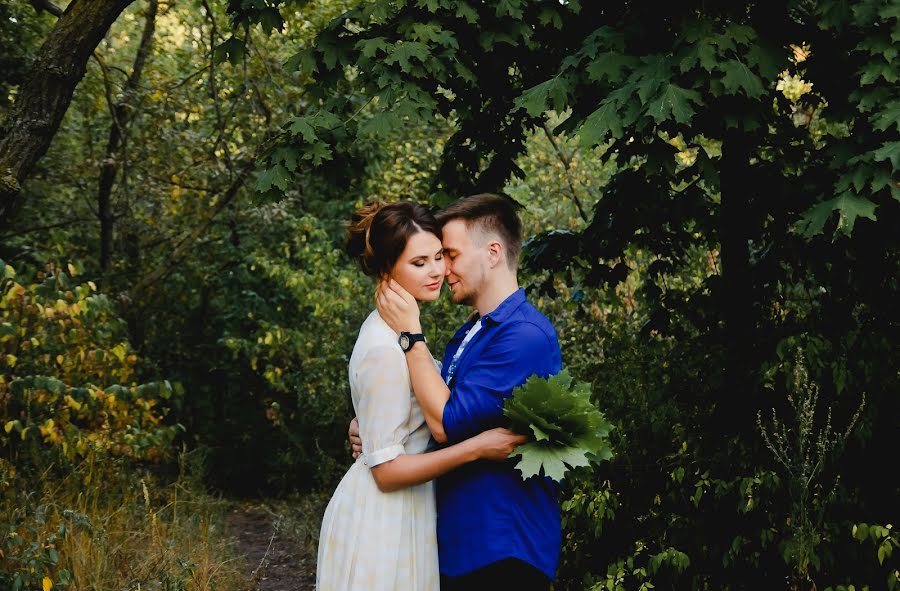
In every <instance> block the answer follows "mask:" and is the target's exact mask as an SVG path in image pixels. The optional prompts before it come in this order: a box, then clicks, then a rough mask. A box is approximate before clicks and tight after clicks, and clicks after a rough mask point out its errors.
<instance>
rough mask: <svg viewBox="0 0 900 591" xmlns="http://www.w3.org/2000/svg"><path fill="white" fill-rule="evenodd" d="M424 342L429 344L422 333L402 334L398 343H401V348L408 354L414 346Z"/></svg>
mask: <svg viewBox="0 0 900 591" xmlns="http://www.w3.org/2000/svg"><path fill="white" fill-rule="evenodd" d="M419 341H422V342H423V343H427V342H428V341H427V340H426V339H425V335H423V334H422V333H420V332H406V331H404V332H401V333H400V338H399V339H397V342H398V343H400V348H401V349H403V352H404V353H406V352H407V351H409V350H410V349H412V347H413V345H415V344H416V343H418V342H419Z"/></svg>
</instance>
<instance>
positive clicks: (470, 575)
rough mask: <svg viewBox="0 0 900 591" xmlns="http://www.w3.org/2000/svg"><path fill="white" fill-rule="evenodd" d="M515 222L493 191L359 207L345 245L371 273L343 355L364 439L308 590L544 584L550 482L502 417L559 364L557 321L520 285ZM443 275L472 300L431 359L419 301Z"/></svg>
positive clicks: (556, 543)
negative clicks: (520, 454)
mask: <svg viewBox="0 0 900 591" xmlns="http://www.w3.org/2000/svg"><path fill="white" fill-rule="evenodd" d="M521 233H522V229H521V222H520V220H519V218H518V215H517V213H516V211H515V207H514V205H513V203H512V202H511V201H510V200H508V199H506V198H504V197H501V196H497V195H489V194H484V195H475V196H471V197H466V198H463V199H460V200H459V201H457V202H455V203H453V204H452V205H450V206H449V207H447V208H446V209H444V210H442V211H440V212H438V213H437V215H436V216H433V215H432V214H431V213H430V212H429V210H428V209H426V208H425V207H424V206H422V205H420V204H418V203H414V202H409V201H402V202H397V203H391V204H388V205H380V204H376V205H371V206H368V207H364V208H363V209H361V210H359V211H357V212H356V213H355V214H354V218H353V221H352V223H351V225H350V228H349V231H348V249H349V251H350V253H351V254H352V255H353V256H355V257H356V258H357V259H358V260H359V262H360V264H361V266H362V269H363V271H364V272H365V273H366V274H368V275H371V276H373V277H376V278H379V279H381V281H380V282H379V286H378V290H377V294H376V307H377V309H376V310H375V311H373V312H372V313H371V314H370V315H369V317H368V318H367V319H366V320H365V322H363V325H362V327H361V328H360V331H359V337H358V338H357V341H356V345H355V346H354V347H353V353H352V355H351V357H350V365H349V374H350V392H351V396H352V399H353V407H354V410H355V412H356V414H357V419H354V422H353V423H351V427H350V435H351V441H353V442H354V444H355V445H354V449H355V450H356V451H357V452H361V453H359V454H358V456H357V459H356V462H355V463H354V464H353V466H351V468H350V469H349V470H348V471H347V474H346V475H345V476H344V478H343V479H342V480H341V483H340V484H339V485H338V487H337V489H336V490H335V492H334V496H333V497H332V498H331V501H330V503H329V504H328V508H327V509H326V511H325V517H324V519H323V522H322V530H321V534H320V538H319V555H318V571H317V574H316V581H317V591H394V590H398V591H406V590H410V591H415V590H425V591H432V590H433V591H437V590H438V589H441V590H442V591H452V590H456V589H464V590H465V591H476V590H478V589H488V588H490V589H498V588H499V589H516V590H517V591H528V590H532V589H534V590H538V589H543V590H548V589H550V585H551V581H552V579H553V577H554V575H555V572H556V566H557V562H558V560H559V550H560V542H561V540H560V536H561V533H560V517H559V506H558V502H557V493H558V487H557V486H556V484H555V483H554V482H553V481H552V480H550V479H548V478H544V477H532V478H529V479H528V480H524V481H523V480H522V478H521V476H520V474H519V472H518V471H516V469H515V468H514V466H513V462H511V461H510V460H508V459H507V458H508V456H509V454H510V453H511V452H512V451H513V450H514V449H515V447H516V446H517V445H519V444H521V443H524V442H525V437H524V436H521V435H517V434H515V433H512V432H511V431H509V430H507V429H504V428H502V425H504V424H506V422H505V420H504V416H503V401H504V399H505V398H507V397H509V396H510V395H511V393H512V391H513V389H514V388H516V387H517V386H519V385H521V384H523V383H524V382H525V380H526V379H527V378H529V377H530V376H532V375H534V374H538V375H540V376H542V377H547V376H549V375H552V374H555V373H557V372H559V370H560V366H561V359H560V351H559V343H558V341H557V337H556V332H555V331H554V329H553V326H552V325H551V324H550V322H549V321H548V320H547V318H546V317H544V316H543V315H542V314H541V313H540V312H538V310H537V309H536V308H535V307H534V306H532V305H531V304H530V303H529V302H528V301H527V300H526V298H525V292H524V290H522V289H520V288H519V285H518V279H517V267H518V255H519V250H520V249H521V243H522V236H521ZM445 278H446V280H447V283H448V284H449V287H450V291H451V293H452V299H453V301H454V302H455V303H458V304H466V305H469V306H472V307H474V308H475V312H476V314H473V316H472V319H470V320H469V321H468V322H466V323H465V324H464V325H463V326H462V327H461V328H460V329H459V330H458V331H457V332H456V334H455V335H454V337H453V338H452V339H451V340H450V342H449V343H448V345H447V350H446V352H445V354H444V360H443V364H439V363H437V362H436V361H435V360H434V358H433V357H432V356H431V353H430V352H429V350H428V345H427V343H426V342H425V338H424V337H423V336H422V334H421V333H422V327H421V325H420V321H419V307H418V302H426V301H434V300H436V299H438V297H439V296H440V291H441V286H442V285H443V282H444V279H445ZM357 420H358V424H357ZM360 440H361V443H360ZM433 481H436V485H435V484H433Z"/></svg>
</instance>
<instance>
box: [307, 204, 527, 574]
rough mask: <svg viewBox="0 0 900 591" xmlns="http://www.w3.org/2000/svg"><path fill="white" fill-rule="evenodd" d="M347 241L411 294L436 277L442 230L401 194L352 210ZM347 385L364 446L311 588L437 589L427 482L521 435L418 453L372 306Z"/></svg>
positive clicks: (394, 342) (368, 266)
mask: <svg viewBox="0 0 900 591" xmlns="http://www.w3.org/2000/svg"><path fill="white" fill-rule="evenodd" d="M347 247H348V250H349V252H350V253H351V255H353V256H354V257H356V258H357V259H358V260H359V262H360V265H361V266H362V269H363V272H365V273H366V274H367V275H370V276H372V277H377V278H382V277H386V276H390V277H392V278H393V279H394V280H395V281H397V282H398V283H399V284H400V285H402V286H403V288H404V289H406V290H407V291H408V292H409V293H411V294H412V295H413V296H414V297H415V298H416V299H417V300H419V301H434V300H436V299H437V298H438V297H439V295H440V291H441V286H442V285H443V281H444V269H445V267H444V260H443V254H442V247H441V238H440V228H439V227H438V225H437V222H436V221H435V219H434V217H432V215H431V214H430V213H429V212H428V210H427V209H426V208H425V207H423V206H422V205H420V204H418V203H414V202H409V201H401V202H397V203H392V204H389V205H382V204H374V205H370V206H367V207H364V208H362V209H360V210H359V211H357V212H356V213H355V214H354V216H353V221H352V223H351V225H350V227H349V229H348V240H347ZM349 374H350V393H351V396H352V399H353V407H354V409H355V411H356V414H357V416H358V418H359V429H360V434H361V436H362V440H363V452H362V454H361V455H360V456H359V458H357V460H356V462H355V463H354V464H353V466H351V467H350V469H349V470H348V471H347V473H346V474H345V475H344V478H343V479H342V480H341V483H340V484H339V485H338V487H337V489H336V490H335V492H334V496H332V498H331V501H330V502H329V504H328V508H327V509H326V510H325V517H324V518H323V520H322V530H321V534H320V537H319V556H318V569H317V573H316V589H317V591H353V590H359V591H394V590H399V589H403V590H404V591H406V590H410V591H414V590H422V591H438V589H439V586H440V575H439V573H438V554H437V541H436V536H435V522H436V514H435V503H434V491H433V485H432V482H431V480H433V479H434V478H436V477H437V476H440V475H441V474H444V473H446V472H449V471H450V470H453V469H454V468H457V467H459V466H461V465H463V464H466V463H468V462H473V461H476V460H496V461H502V460H505V459H506V458H507V457H508V456H509V454H510V452H512V450H513V449H515V446H516V445H517V444H520V443H523V442H524V441H525V437H522V436H520V435H516V434H514V433H512V432H510V431H507V430H506V429H492V430H490V431H485V432H483V433H481V434H479V435H477V436H475V437H473V438H471V439H468V440H466V441H463V442H461V443H458V444H457V445H454V446H450V447H446V448H443V449H440V450H437V451H432V452H429V453H424V452H425V450H426V448H427V447H428V443H429V440H430V438H431V434H430V432H429V431H428V427H427V425H426V424H425V419H424V416H423V414H422V411H421V409H420V408H419V405H418V403H417V402H416V398H415V394H414V393H413V392H412V388H411V385H410V378H409V371H408V369H407V366H406V358H405V356H404V353H403V350H402V349H401V347H400V345H399V344H398V335H397V333H395V332H393V330H391V328H390V327H388V325H387V324H386V323H385V322H384V321H383V320H382V319H381V317H380V316H379V315H378V312H377V311H374V312H372V313H371V314H370V315H369V317H368V318H367V319H366V320H365V322H363V325H362V327H361V328H360V331H359V337H358V338H357V340H356V344H355V345H354V347H353V354H352V355H351V357H350V366H349Z"/></svg>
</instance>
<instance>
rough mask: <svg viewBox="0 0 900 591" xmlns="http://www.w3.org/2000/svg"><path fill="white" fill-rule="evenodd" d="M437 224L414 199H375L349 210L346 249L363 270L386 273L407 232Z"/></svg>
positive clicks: (434, 230)
mask: <svg viewBox="0 0 900 591" xmlns="http://www.w3.org/2000/svg"><path fill="white" fill-rule="evenodd" d="M418 232H431V233H432V234H434V235H435V236H437V237H438V239H440V238H441V228H440V226H439V225H438V223H437V221H436V220H435V219H434V216H433V215H432V214H431V211H429V209H428V208H427V207H425V206H424V205H422V204H421V203H416V202H415V201H395V202H393V203H382V202H380V201H379V202H375V203H371V204H369V205H366V206H364V207H361V208H359V209H358V210H356V211H355V212H354V213H353V217H352V218H351V220H350V225H349V226H348V227H347V252H348V253H349V254H350V256H352V257H353V258H355V259H356V260H358V261H359V265H360V267H362V270H363V273H365V274H366V275H369V276H372V277H381V276H382V275H384V274H385V273H390V271H391V269H392V268H393V267H394V264H395V263H396V262H397V259H398V258H400V255H401V254H403V249H404V248H406V242H407V240H409V238H410V236H412V235H414V234H417V233H418Z"/></svg>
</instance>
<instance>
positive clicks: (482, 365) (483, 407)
mask: <svg viewBox="0 0 900 591" xmlns="http://www.w3.org/2000/svg"><path fill="white" fill-rule="evenodd" d="M492 330H496V331H497V334H494V335H485V336H486V337H489V338H490V340H489V342H488V343H485V346H484V348H483V349H482V350H481V351H480V354H479V355H478V357H477V358H475V359H473V360H472V362H471V363H470V364H468V365H467V367H466V369H465V371H464V372H462V373H461V374H460V375H459V376H458V377H457V378H456V382H455V383H454V385H453V390H452V391H451V393H450V399H449V400H448V401H447V404H446V405H445V406H444V414H443V417H442V422H443V425H444V432H445V433H446V434H447V439H448V443H456V442H459V441H462V440H463V439H468V438H469V437H473V436H475V435H477V434H478V433H481V432H482V431H486V430H487V429H492V428H494V427H499V426H503V425H504V424H505V418H504V416H503V400H504V399H505V398H508V397H509V396H510V395H512V391H513V390H514V389H515V388H516V387H518V386H520V385H522V384H523V383H525V380H527V379H528V378H529V377H531V376H532V375H534V374H537V375H539V376H541V377H547V376H550V375H553V374H555V373H558V372H559V370H560V367H561V359H560V352H559V344H558V343H557V341H556V338H555V336H554V338H551V337H550V336H549V335H548V334H547V333H546V332H545V331H544V330H542V329H541V328H540V327H538V326H537V325H535V324H533V323H531V322H509V323H508V324H507V323H501V324H499V325H497V326H495V327H492ZM473 353H474V351H473Z"/></svg>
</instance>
